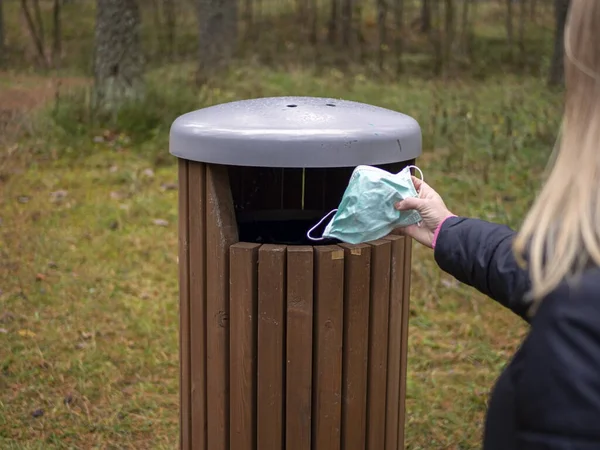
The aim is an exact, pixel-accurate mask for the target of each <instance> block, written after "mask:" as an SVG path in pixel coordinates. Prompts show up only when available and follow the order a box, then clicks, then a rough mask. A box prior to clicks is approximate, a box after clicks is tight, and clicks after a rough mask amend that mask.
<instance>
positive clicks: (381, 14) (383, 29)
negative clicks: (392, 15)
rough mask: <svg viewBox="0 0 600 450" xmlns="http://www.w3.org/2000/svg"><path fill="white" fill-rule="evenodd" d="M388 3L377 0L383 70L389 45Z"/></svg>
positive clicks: (383, 0)
mask: <svg viewBox="0 0 600 450" xmlns="http://www.w3.org/2000/svg"><path fill="white" fill-rule="evenodd" d="M387 13H388V8H387V1H386V0H377V26H378V28H379V69H380V70H383V63H384V60H385V52H386V49H387V46H388V43H387V26H386V25H387V24H386V22H387Z"/></svg>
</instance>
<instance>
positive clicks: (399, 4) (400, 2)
mask: <svg viewBox="0 0 600 450" xmlns="http://www.w3.org/2000/svg"><path fill="white" fill-rule="evenodd" d="M394 21H395V22H396V40H395V44H396V45H395V47H396V73H397V74H401V73H402V70H403V68H404V67H403V65H402V54H403V53H404V36H403V33H404V0H396V4H395V7H394Z"/></svg>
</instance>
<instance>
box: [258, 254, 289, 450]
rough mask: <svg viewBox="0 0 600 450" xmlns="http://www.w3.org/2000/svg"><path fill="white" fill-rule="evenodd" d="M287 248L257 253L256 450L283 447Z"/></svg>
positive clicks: (270, 449) (273, 449) (279, 448)
mask: <svg viewBox="0 0 600 450" xmlns="http://www.w3.org/2000/svg"><path fill="white" fill-rule="evenodd" d="M285 262H286V248H285V246H278V245H263V246H262V247H261V248H260V249H259V251H258V268H259V270H258V379H257V416H258V417H257V420H258V424H257V448H258V449H259V450H281V448H283V445H284V440H283V431H284V430H283V424H284V423H285V417H284V409H283V392H284V374H283V368H284V361H285V360H284V358H285V354H284V346H283V342H284V332H285V322H284V321H285V274H286V270H285Z"/></svg>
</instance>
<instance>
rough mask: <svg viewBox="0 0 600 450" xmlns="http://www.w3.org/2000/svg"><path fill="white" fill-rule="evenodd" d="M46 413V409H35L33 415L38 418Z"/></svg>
mask: <svg viewBox="0 0 600 450" xmlns="http://www.w3.org/2000/svg"><path fill="white" fill-rule="evenodd" d="M43 415H44V410H43V409H36V410H35V411H33V412H32V413H31V417H33V418H36V419H37V418H38V417H42V416H43Z"/></svg>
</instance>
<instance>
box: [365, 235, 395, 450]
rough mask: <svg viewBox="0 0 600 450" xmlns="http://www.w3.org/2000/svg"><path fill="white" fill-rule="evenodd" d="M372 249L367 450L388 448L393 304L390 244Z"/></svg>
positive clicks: (374, 245) (375, 244)
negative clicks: (386, 417)
mask: <svg viewBox="0 0 600 450" xmlns="http://www.w3.org/2000/svg"><path fill="white" fill-rule="evenodd" d="M370 245H371V305H370V314H369V366H368V377H369V382H368V397H367V450H382V449H384V445H385V425H386V424H385V412H386V411H385V402H386V382H387V352H388V345H387V341H388V312H389V301H390V260H391V249H392V245H391V242H390V241H385V240H379V241H374V242H371V243H370Z"/></svg>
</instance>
